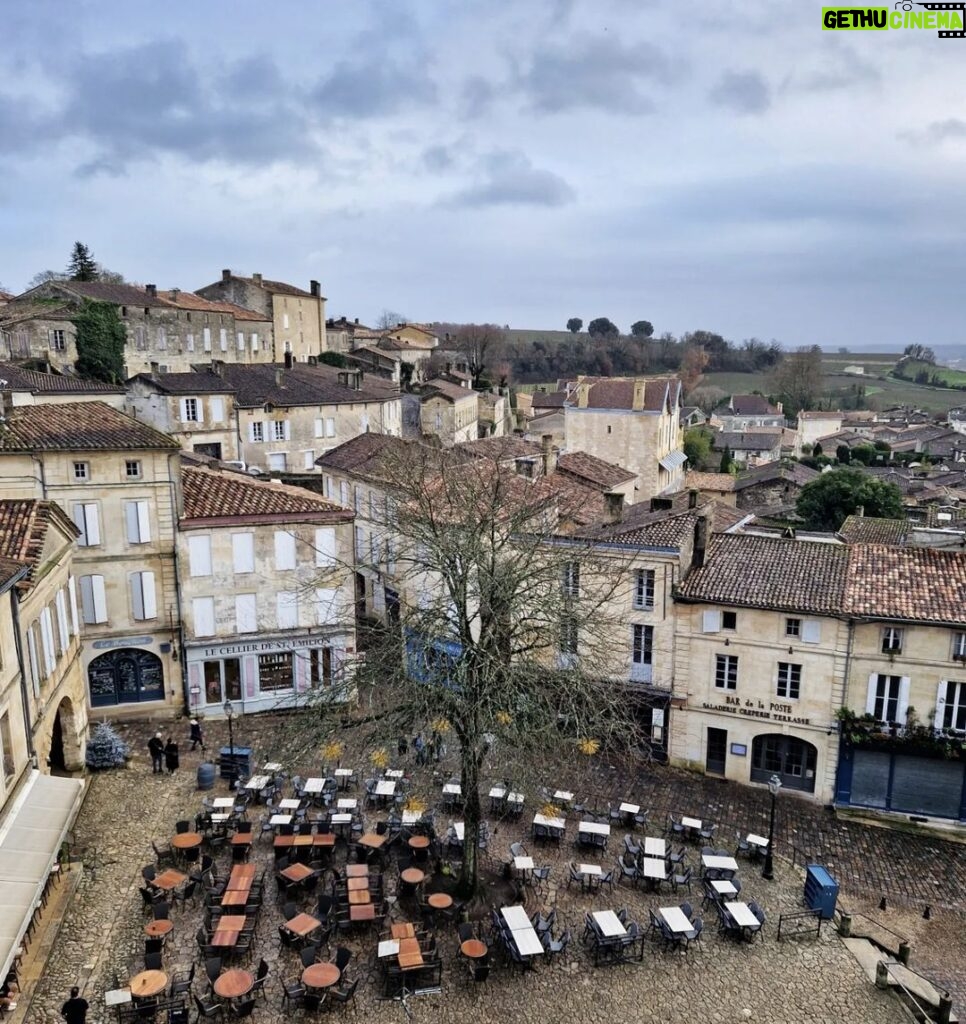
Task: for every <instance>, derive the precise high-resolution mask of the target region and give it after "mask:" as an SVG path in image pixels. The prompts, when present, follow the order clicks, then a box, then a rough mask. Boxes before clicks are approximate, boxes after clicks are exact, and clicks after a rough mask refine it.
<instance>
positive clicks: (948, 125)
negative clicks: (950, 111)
mask: <svg viewBox="0 0 966 1024" xmlns="http://www.w3.org/2000/svg"><path fill="white" fill-rule="evenodd" d="M899 138H901V139H905V141H906V142H911V143H913V144H914V145H919V144H922V143H925V144H926V145H929V146H939V145H941V144H942V143H943V142H948V141H949V140H950V139H952V140H954V141H955V140H959V139H966V121H963V120H962V119H960V118H958V117H948V118H946V120H945V121H931V122H930V123H929V124H927V125H926V127H925V128H923V129H921V130H920V131H911V132H902V133H900V135H899Z"/></svg>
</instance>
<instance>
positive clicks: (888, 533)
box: [839, 516, 910, 544]
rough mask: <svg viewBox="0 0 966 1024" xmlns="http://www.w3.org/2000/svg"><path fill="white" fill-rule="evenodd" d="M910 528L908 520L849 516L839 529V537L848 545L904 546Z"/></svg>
mask: <svg viewBox="0 0 966 1024" xmlns="http://www.w3.org/2000/svg"><path fill="white" fill-rule="evenodd" d="M909 528H910V524H909V521H908V520H906V519H876V518H874V517H873V516H848V517H847V518H846V520H845V522H844V523H842V525H841V526H840V527H839V536H840V537H841V538H842V539H843V540H844V541H845V542H846V543H847V544H902V543H904V542H905V539H906V537H907V536H908V535H909Z"/></svg>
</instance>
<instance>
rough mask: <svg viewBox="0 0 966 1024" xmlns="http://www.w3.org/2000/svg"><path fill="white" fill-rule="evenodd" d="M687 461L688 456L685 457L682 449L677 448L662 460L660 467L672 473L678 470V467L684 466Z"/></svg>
mask: <svg viewBox="0 0 966 1024" xmlns="http://www.w3.org/2000/svg"><path fill="white" fill-rule="evenodd" d="M687 461H688V457H687V455H685V454H684V452H682V451H681V449H680V448H676V449H675V450H674V451H673V452H668V453H667V455H665V456H664V458H663V459H661V460H660V462H659V465H660V467H661V468H662V469H666V470H667V471H668V472H669V473H671V472H673V471H674V470H675V469H677V468H678V466H683V465H684V464H685V462H687Z"/></svg>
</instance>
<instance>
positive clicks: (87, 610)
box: [80, 576, 97, 625]
mask: <svg viewBox="0 0 966 1024" xmlns="http://www.w3.org/2000/svg"><path fill="white" fill-rule="evenodd" d="M80 592H81V612H82V614H83V616H84V622H85V624H87V625H90V624H91V623H93V622H97V619H96V618H95V616H94V587H93V585H92V584H91V577H90V576H81V578H80Z"/></svg>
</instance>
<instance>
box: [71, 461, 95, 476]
mask: <svg viewBox="0 0 966 1024" xmlns="http://www.w3.org/2000/svg"><path fill="white" fill-rule="evenodd" d="M90 478H91V467H90V464H89V463H87V462H75V463H74V479H75V480H90Z"/></svg>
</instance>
